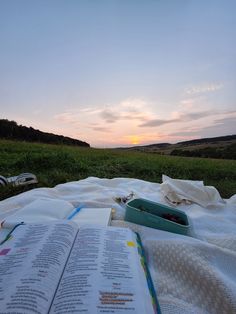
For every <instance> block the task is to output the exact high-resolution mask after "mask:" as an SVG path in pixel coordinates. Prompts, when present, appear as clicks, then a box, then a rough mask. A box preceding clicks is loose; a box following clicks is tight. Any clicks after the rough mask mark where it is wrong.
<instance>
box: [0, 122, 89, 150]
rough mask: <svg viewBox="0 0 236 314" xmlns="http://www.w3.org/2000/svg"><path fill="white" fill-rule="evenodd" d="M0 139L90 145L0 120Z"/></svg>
mask: <svg viewBox="0 0 236 314" xmlns="http://www.w3.org/2000/svg"><path fill="white" fill-rule="evenodd" d="M0 138H2V139H9V140H20V141H26V142H40V143H46V144H65V145H74V146H83V147H90V145H89V144H88V143H86V142H83V141H80V140H76V139H73V138H70V137H67V136H63V135H56V134H53V133H47V132H42V131H40V130H36V129H34V128H32V127H26V126H23V125H18V124H17V123H16V122H15V121H9V120H7V119H0Z"/></svg>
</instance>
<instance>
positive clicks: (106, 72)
mask: <svg viewBox="0 0 236 314" xmlns="http://www.w3.org/2000/svg"><path fill="white" fill-rule="evenodd" d="M235 12H236V1H235V0H198V1H196V0H0V113H1V114H0V118H4V119H9V120H14V121H16V122H17V123H19V124H22V125H26V126H31V127H34V128H36V129H40V130H41V131H45V132H52V133H55V134H60V135H64V136H69V137H72V138H76V139H79V140H82V141H85V142H87V143H89V144H90V145H91V146H92V147H101V148H102V147H120V146H123V147H125V146H134V145H146V144H153V143H163V142H168V143H176V142H180V141H185V140H191V139H196V138H204V137H216V136H222V135H230V134H236V123H235V122H236V18H235Z"/></svg>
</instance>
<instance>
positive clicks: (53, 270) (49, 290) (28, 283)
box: [0, 223, 76, 314]
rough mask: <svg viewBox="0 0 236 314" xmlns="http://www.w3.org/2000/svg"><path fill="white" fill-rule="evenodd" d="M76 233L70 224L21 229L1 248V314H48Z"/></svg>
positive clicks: (23, 227)
mask: <svg viewBox="0 0 236 314" xmlns="http://www.w3.org/2000/svg"><path fill="white" fill-rule="evenodd" d="M75 234H76V230H75V229H74V227H73V226H72V225H70V224H68V223H67V224H65V223H56V224H55V223H53V224H33V225H22V226H19V227H18V228H17V229H16V230H15V231H14V233H13V235H12V239H10V240H9V241H7V242H5V244H4V245H2V246H0V296H1V298H0V313H13V312H14V313H15V312H17V313H18V314H21V313H22V314H23V313H24V314H32V313H36V314H44V313H45V314H46V313H47V312H48V310H49V307H50V304H51V302H52V299H53V296H54V294H55V291H56V287H57V285H58V282H59V280H60V276H61V274H62V272H63V269H64V266H65V262H66V259H67V257H68V255H69V252H70V249H71V246H72V243H73V240H74V238H75Z"/></svg>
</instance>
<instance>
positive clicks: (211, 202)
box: [161, 175, 225, 207]
mask: <svg viewBox="0 0 236 314" xmlns="http://www.w3.org/2000/svg"><path fill="white" fill-rule="evenodd" d="M162 182H163V183H162V184H161V192H162V194H163V195H164V197H165V198H166V200H167V201H168V202H170V203H171V204H173V205H178V204H181V203H185V204H191V203H196V204H198V205H200V206H203V207H216V206H224V203H225V202H224V200H223V199H222V198H221V196H220V194H219V192H218V191H217V190H216V188H214V187H213V186H204V183H203V181H191V180H178V179H172V178H170V177H168V176H166V175H163V176H162Z"/></svg>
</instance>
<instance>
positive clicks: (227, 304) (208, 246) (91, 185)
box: [0, 177, 236, 314]
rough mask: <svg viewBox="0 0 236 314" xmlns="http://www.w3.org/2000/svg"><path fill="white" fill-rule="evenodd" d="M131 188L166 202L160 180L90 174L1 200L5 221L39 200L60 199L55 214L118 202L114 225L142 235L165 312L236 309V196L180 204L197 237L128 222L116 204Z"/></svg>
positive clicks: (200, 313) (227, 311)
mask: <svg viewBox="0 0 236 314" xmlns="http://www.w3.org/2000/svg"><path fill="white" fill-rule="evenodd" d="M131 191H133V192H134V193H135V194H136V196H138V197H143V198H147V199H149V200H153V201H157V202H160V203H163V204H166V203H165V199H164V197H163V195H162V194H161V191H160V184H158V183H151V182H146V181H142V180H137V179H127V178H115V179H110V180H109V179H99V178H94V177H90V178H87V179H85V180H81V181H77V182H70V183H66V184H61V185H58V186H56V187H55V188H52V189H50V188H39V189H34V190H31V191H29V192H26V193H23V194H20V195H17V196H15V197H12V198H9V199H7V200H4V201H2V202H0V220H2V219H4V218H5V217H7V216H8V215H11V214H13V213H15V212H17V211H18V210H19V209H22V208H25V207H26V206H27V210H28V209H29V208H30V206H31V205H32V210H33V208H35V204H37V203H35V201H39V200H41V201H43V202H44V203H45V204H47V202H48V204H49V205H50V204H52V202H53V201H57V204H58V207H57V206H55V213H54V214H53V213H52V210H50V211H49V212H50V214H49V216H50V219H53V217H55V218H56V217H58V218H59V217H61V212H60V213H58V212H56V211H57V210H58V209H59V208H60V210H62V209H61V208H62V207H64V208H65V212H66V213H67V211H68V210H69V209H71V205H73V206H78V205H80V204H82V203H83V204H84V205H85V206H86V207H110V206H112V207H115V208H116V214H115V217H114V220H113V221H112V225H114V226H128V227H130V228H131V229H133V230H135V231H138V232H139V234H140V236H141V238H142V241H143V244H144V247H145V251H146V254H147V258H148V264H149V268H150V272H151V275H152V278H153V281H154V285H155V288H156V290H157V295H158V300H159V302H160V306H161V309H162V313H163V314H167V313H171V314H172V313H175V314H185V313H186V314H190V313H193V314H203V313H220V314H223V313H225V314H230V313H236V204H235V196H234V197H232V198H231V199H229V200H226V202H225V204H224V206H220V207H217V206H216V207H215V208H214V207H211V208H208V209H207V208H203V207H200V206H199V205H195V204H191V205H180V206H178V207H177V208H179V209H181V210H183V211H185V212H186V213H187V215H188V216H189V218H190V220H191V223H192V228H193V230H194V237H186V236H182V235H177V234H174V233H169V232H165V231H161V230H156V229H151V228H147V227H144V226H139V225H135V224H131V223H127V222H125V221H124V220H123V218H124V209H123V208H122V207H120V206H118V205H117V204H115V203H114V201H113V197H116V196H125V195H127V194H129V193H130V192H131ZM60 200H61V202H62V203H61V205H62V206H60V202H59V201H60ZM50 208H52V206H51V207H50ZM45 219H47V213H45Z"/></svg>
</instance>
